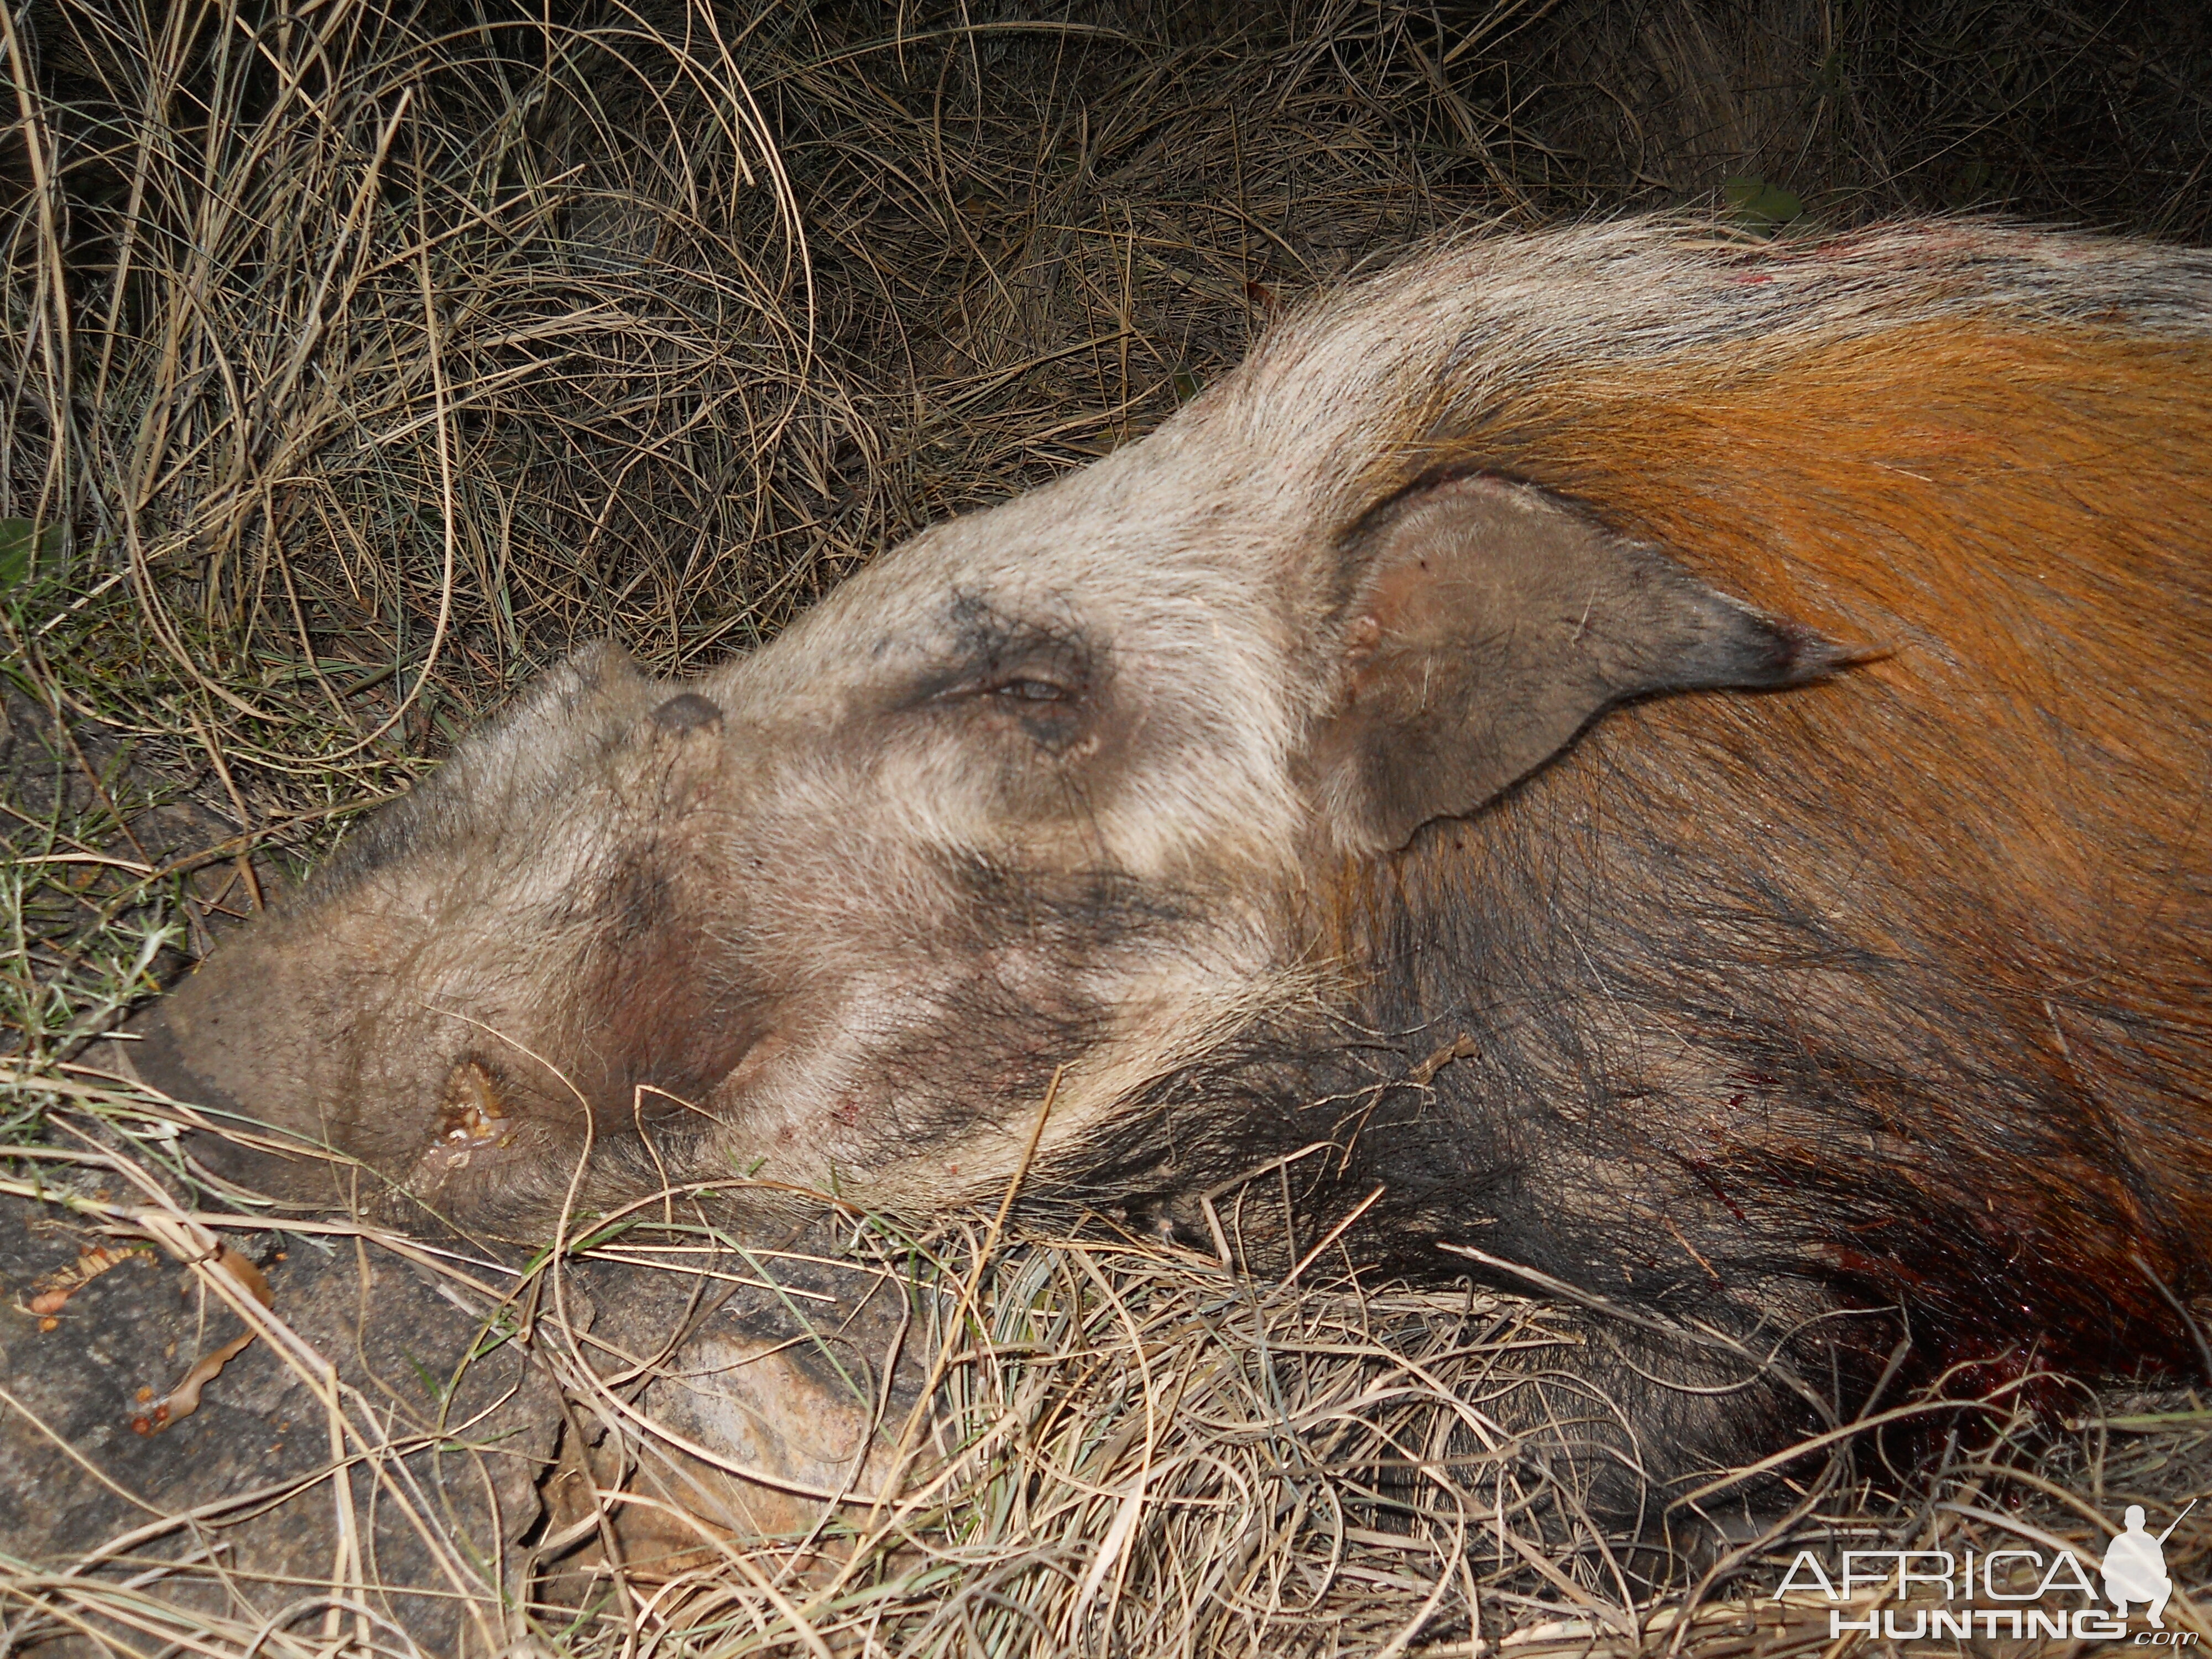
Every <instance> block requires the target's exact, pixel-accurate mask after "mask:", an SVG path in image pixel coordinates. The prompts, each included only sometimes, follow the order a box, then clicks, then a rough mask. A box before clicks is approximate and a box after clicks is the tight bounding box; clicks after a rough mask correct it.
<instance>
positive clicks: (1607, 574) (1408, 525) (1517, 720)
mask: <svg viewBox="0 0 2212 1659" xmlns="http://www.w3.org/2000/svg"><path fill="white" fill-rule="evenodd" d="M1350 561H1351V562H1350V571H1351V582H1350V587H1351V592H1352V599H1351V603H1350V605H1348V606H1347V608H1346V611H1345V612H1344V618H1345V619H1344V622H1343V624H1342V629H1341V633H1340V649H1339V657H1340V661H1339V666H1338V673H1339V681H1338V690H1337V697H1336V702H1335V706H1334V711H1333V712H1332V714H1330V715H1329V717H1328V719H1327V720H1326V721H1325V722H1324V723H1323V726H1322V730H1321V732H1320V733H1319V734H1318V739H1317V743H1316V750H1315V752H1314V761H1315V766H1316V774H1317V775H1318V777H1319V778H1320V779H1321V781H1322V788H1323V794H1324V799H1325V800H1326V802H1327V804H1328V810H1329V811H1331V812H1332V815H1333V816H1334V819H1335V821H1336V823H1337V827H1338V830H1339V835H1340V839H1341V840H1342V841H1343V842H1344V843H1345V844H1346V846H1347V848H1352V849H1354V850H1358V851H1364V852H1380V851H1383V850H1386V849H1389V848H1396V847H1401V846H1403V845H1404V844H1405V842H1406V841H1407V838H1408V837H1410V836H1412V835H1413V831H1414V830H1416V829H1419V828H1420V826H1421V825H1422V824H1424V823H1427V822H1428V821H1429V820H1430V819H1431V818H1436V817H1457V816H1462V815H1464V814H1466V813H1469V812H1472V811H1474V810H1475V809H1476V808H1478V807H1480V806H1481V805H1483V804H1484V803H1485V802H1486V801H1488V800H1490V799H1492V798H1493V797H1495V796H1496V795H1498V793H1501V792H1502V791H1504V790H1505V789H1507V788H1509V787H1511V786H1512V785H1513V784H1514V783H1516V782H1517V781H1519V780H1520V779H1522V778H1523V777H1525V776H1527V775H1528V774H1529V773H1530V772H1532V771H1534V769H1536V768H1537V767H1539V766H1541V765H1542V764H1543V763H1545V762H1546V761H1547V760H1549V759H1550V758H1551V757H1553V755H1556V754H1558V753H1559V751H1560V750H1562V749H1564V748H1565V747H1566V746H1567V744H1569V743H1571V741H1573V739H1574V737H1575V735H1576V733H1577V732H1580V731H1581V730H1582V729H1583V726H1587V725H1588V724H1589V722H1590V721H1591V720H1593V719H1594V718H1595V717H1596V716H1597V715H1598V714H1600V713H1601V712H1602V711H1603V710H1604V709H1605V708H1607V707H1608V706H1609V705H1611V704H1613V703H1615V702H1620V700H1622V699H1623V698H1626V697H1635V696H1644V695H1646V694H1647V693H1650V692H1655V691H1685V690H1699V689H1706V688H1714V687H1723V686H1741V687H1772V686H1786V685H1796V684H1802V683H1803V682H1805V681H1807V680H1811V679H1816V678H1820V676H1822V675H1824V674H1826V673H1828V672H1830V671H1832V670H1834V669H1835V668H1837V667H1838V666H1840V665H1843V664H1844V663H1845V662H1847V661H1849V660H1850V653H1847V652H1845V651H1844V649H1842V648H1841V647H1838V646H1835V645H1833V644H1832V643H1830V642H1829V641H1826V640H1824V639H1822V638H1820V636H1819V635H1816V634H1814V633H1812V632H1811V631H1810V630H1808V629H1803V628H1801V627H1798V626H1796V624H1794V623H1787V622H1782V621H1778V620H1777V619H1775V618H1773V617H1766V616H1762V615H1761V614H1760V613H1759V612H1758V611H1753V610H1752V609H1751V608H1750V607H1749V606H1747V605H1743V604H1741V603H1739V602H1738V601H1736V600H1735V599H1730V598H1729V597H1728V596H1727V595H1726V594H1724V593H1721V592H1717V591H1715V590H1714V589H1712V588H1711V587H1708V586H1705V584H1704V583H1703V582H1701V581H1699V580H1697V578H1695V577H1694V576H1692V575H1691V574H1689V572H1688V571H1686V570H1685V569H1683V568H1682V567H1681V566H1680V565H1679V564H1677V563H1676V562H1674V560H1673V559H1671V558H1669V557H1668V556H1667V555H1665V554H1664V553H1662V552H1661V551H1660V550H1658V549H1657V548H1656V547H1652V546H1650V545H1648V544H1644V543H1640V542H1636V541H1632V540H1630V539H1628V538H1626V537H1622V536H1620V535H1616V534H1615V533H1613V532H1611V531H1609V530H1607V529H1606V528H1605V527H1604V526H1602V525H1600V524H1598V523H1597V522H1595V520H1592V519H1590V518H1589V516H1587V515H1586V514H1584V513H1582V512H1580V511H1579V510H1577V508H1575V507H1571V506H1570V505H1568V504H1567V503H1565V502H1564V501H1560V500H1559V499H1558V498H1556V497H1554V496H1552V495H1547V494H1545V493H1544V492H1543V491H1542V490H1540V489H1534V488H1532V487H1530V486H1528V485H1524V484H1516V483H1507V482H1505V481H1504V480H1502V479H1498V478H1492V477H1461V478H1455V479H1450V480H1448V481H1446V482H1444V483H1434V484H1426V485H1422V486H1419V487H1416V488H1415V489H1412V490H1410V491H1408V492H1407V494H1406V495H1403V496H1401V497H1400V498H1399V499H1398V500H1396V501H1393V502H1391V503H1390V504H1389V505H1388V506H1387V507H1384V508H1383V509H1382V510H1381V511H1380V512H1379V513H1376V515H1374V517H1373V518H1372V519H1370V521H1369V522H1368V523H1366V524H1365V525H1364V526H1361V528H1360V529H1359V531H1358V532H1356V534H1355V535H1354V537H1353V538H1352V546H1351V548H1350Z"/></svg>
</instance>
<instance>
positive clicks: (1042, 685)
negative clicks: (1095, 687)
mask: <svg viewBox="0 0 2212 1659" xmlns="http://www.w3.org/2000/svg"><path fill="white" fill-rule="evenodd" d="M991 695H992V696H994V697H1010V698H1012V699H1013V700H1014V701H1015V702H1073V700H1074V697H1075V693H1074V692H1073V690H1070V689H1069V688H1068V687H1066V686H1065V685H1058V684H1054V682H1052V681H1051V680H1008V681H1007V682H1006V684H1003V685H994V686H993V687H992V688H991Z"/></svg>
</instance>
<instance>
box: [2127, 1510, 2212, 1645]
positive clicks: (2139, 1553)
mask: <svg viewBox="0 0 2212 1659" xmlns="http://www.w3.org/2000/svg"><path fill="white" fill-rule="evenodd" d="M2196 1507H2197V1500H2196V1499H2195V1498H2191V1499H2190V1502H2189V1509H2188V1510H2182V1512H2181V1514H2180V1515H2177V1516H2174V1517H2173V1521H2172V1525H2170V1526H2168V1527H2167V1528H2166V1530H2165V1531H2164V1532H2162V1533H2160V1534H2158V1536H2157V1537H2155V1538H2154V1537H2152V1536H2151V1535H2150V1534H2149V1533H2148V1532H2147V1531H2145V1530H2144V1528H2143V1512H2142V1504H2129V1505H2128V1512H2127V1515H2126V1516H2125V1517H2124V1518H2125V1521H2126V1530H2125V1531H2124V1532H2122V1533H2121V1534H2120V1535H2119V1536H2118V1537H2117V1538H2115V1539H2114V1540H2112V1547H2111V1548H2110V1549H2108V1550H2106V1552H2105V1599H2106V1601H2110V1602H2111V1603H2112V1605H2113V1606H2114V1607H2118V1609H2119V1613H2120V1617H2121V1618H2123V1619H2124V1618H2126V1617H2127V1616H2128V1603H2130V1601H2148V1603H2150V1622H2151V1627H2152V1628H2153V1629H2154V1630H2164V1629H2165V1628H2166V1597H2168V1596H2169V1595H2172V1594H2173V1580H2172V1579H2171V1578H2168V1577H2166V1540H2167V1539H2169V1538H2171V1537H2172V1536H2173V1528H2175V1527H2178V1526H2179V1525H2180V1524H2181V1521H2182V1516H2185V1515H2187V1514H2188V1513H2189V1510H2193V1509H2195V1508H2196Z"/></svg>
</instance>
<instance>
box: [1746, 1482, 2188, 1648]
mask: <svg viewBox="0 0 2212 1659" xmlns="http://www.w3.org/2000/svg"><path fill="white" fill-rule="evenodd" d="M2196 1507H2197V1504H2196V1502H2195V1501H2194V1500H2192V1501H2191V1503H2190V1504H2189V1506H2188V1508H2186V1509H2184V1510H2182V1511H2181V1513H2180V1514H2179V1515H2177V1516H2174V1517H2173V1520H2172V1523H2171V1524H2169V1525H2168V1526H2167V1527H2166V1530H2165V1531H2164V1532H2160V1533H2153V1532H2151V1531H2150V1530H2149V1529H2148V1528H2147V1527H2146V1526H2145V1525H2144V1522H2143V1510H2142V1505H2141V1504H2130V1505H2129V1506H2128V1509H2127V1511H2126V1514H2125V1516H2124V1524H2123V1526H2122V1528H2121V1530H2120V1532H2119V1533H2118V1534H2117V1535H2115V1536H2114V1538H2113V1539H2112V1543H2111V1544H2110V1545H2109V1546H2107V1547H2106V1550H2105V1555H2104V1559H2103V1561H2102V1562H2101V1563H2100V1572H2101V1574H2102V1577H2103V1579H2104V1595H2103V1596H2102V1597H2101V1598H2100V1596H2099V1595H2098V1594H2097V1583H2096V1582H2095V1580H2093V1579H2092V1578H2091V1577H2090V1576H2089V1569H2088V1568H2087V1566H2085V1565H2084V1564H2083V1562H2082V1559H2081V1556H2080V1555H2078V1554H2077V1553H2075V1552H2074V1551H2073V1550H2071V1549H2067V1548H2064V1547H2060V1548H2058V1549H2057V1550H2055V1551H2050V1550H2042V1549H2032V1548H2026V1547H2010V1546H2007V1547H2002V1548H1998V1549H1993V1550H1989V1551H1985V1552H1977V1551H1974V1550H1966V1551H1963V1552H1954V1551H1951V1550H1930V1549H1920V1550H1908V1549H1880V1550H1845V1551H1844V1552H1843V1559H1842V1565H1841V1571H1838V1572H1837V1573H1836V1574H1835V1575H1834V1576H1833V1577H1831V1576H1830V1574H1829V1571H1828V1569H1827V1568H1826V1567H1824V1566H1823V1565H1821V1564H1820V1560H1819V1559H1818V1558H1817V1557H1815V1556H1814V1553H1813V1552H1812V1551H1811V1550H1800V1551H1798V1552H1797V1556H1796V1559H1795V1560H1793V1561H1791V1562H1790V1571H1788V1572H1786V1573H1784V1575H1783V1577H1782V1582H1781V1583H1780V1584H1779V1585H1778V1586H1777V1587H1776V1589H1775V1591H1774V1600H1775V1601H1781V1600H1782V1598H1783V1597H1784V1596H1785V1595H1790V1594H1791V1593H1793V1592H1795V1593H1796V1594H1799V1595H1802V1594H1804V1593H1805V1592H1807V1591H1808V1590H1817V1591H1818V1592H1820V1595H1821V1596H1822V1598H1823V1599H1825V1600H1826V1601H1831V1602H1837V1603H1850V1604H1852V1605H1851V1606H1850V1607H1848V1608H1847V1607H1844V1606H1834V1607H1830V1608H1829V1609H1828V1635H1829V1637H1830V1638H1831V1639H1837V1638H1842V1637H1843V1636H1844V1635H1847V1634H1853V1633H1863V1634H1864V1635H1867V1636H1869V1637H1875V1638H1887V1639H1888V1640H1890V1641H1893V1642H1921V1641H1954V1642H1955V1641H1963V1640H1966V1639H1967V1638H1972V1637H1978V1638H1981V1639H1983V1640H1984V1641H1995V1640H1997V1639H2000V1638H2002V1639H2005V1640H2009V1641H2015V1642H2018V1641H2034V1640H2037V1639H2039V1638H2049V1639H2051V1640H2054V1641H2065V1640H2073V1641H2077V1642H2081V1641H2087V1642H2118V1641H2124V1640H2126V1639H2127V1638H2128V1634H2129V1632H2128V1611H2129V1609H2130V1607H2136V1606H2141V1607H2143V1608H2144V1609H2145V1613H2144V1616H2145V1618H2146V1619H2147V1620H2148V1625H2149V1628H2148V1629H2146V1630H2142V1631H2138V1632H2136V1633H2135V1645H2137V1646H2144V1647H2175V1648H2180V1647H2194V1646H2196V1645H2197V1632H2194V1631H2169V1630H2168V1629H2166V1602H2167V1601H2168V1600H2169V1599H2171V1597H2172V1595H2173V1581H2172V1578H2170V1577H2168V1576H2167V1574H2166V1540H2167V1539H2169V1538H2171V1537H2172V1536H2173V1529H2174V1528H2176V1527H2179V1525H2180V1524H2181V1522H2182V1521H2183V1520H2184V1519H2185V1517H2186V1516H2188V1514H2189V1511H2190V1510H2193V1509H2195V1508H2196ZM2054 1542H2055V1541H2054ZM2092 1559H2093V1558H2092ZM2069 1597H2070V1598H2072V1600H2071V1602H2070V1603H2069V1601H2068V1599H2067V1598H2069ZM2106 1603H2110V1605H2109V1606H2107V1605H2106Z"/></svg>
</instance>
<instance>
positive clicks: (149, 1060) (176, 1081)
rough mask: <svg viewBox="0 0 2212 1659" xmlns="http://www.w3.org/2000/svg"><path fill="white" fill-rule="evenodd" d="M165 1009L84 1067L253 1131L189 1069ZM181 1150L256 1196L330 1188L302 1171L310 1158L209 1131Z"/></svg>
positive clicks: (247, 1114) (246, 1116) (131, 1026)
mask: <svg viewBox="0 0 2212 1659" xmlns="http://www.w3.org/2000/svg"><path fill="white" fill-rule="evenodd" d="M169 1007H170V1005H169V1004H168V1003H167V1002H166V1001H164V1002H157V1003H155V1005H154V1006H152V1007H150V1008H147V1009H143V1010H142V1011H141V1012H138V1013H137V1014H134V1015H132V1016H131V1018H130V1019H128V1020H127V1021H125V1023H124V1024H123V1026H122V1029H121V1030H120V1031H118V1034H117V1035H116V1036H114V1037H112V1038H111V1039H109V1040H108V1041H106V1042H102V1043H100V1045H98V1047H97V1048H94V1049H92V1050H90V1051H88V1053H87V1054H86V1056H85V1058H86V1061H87V1063H88V1064H89V1065H92V1066H96V1067H97V1068H99V1069H100V1070H101V1071H105V1072H112V1073H115V1074H116V1075H117V1076H119V1077H125V1078H132V1079H137V1081H138V1082H140V1083H143V1084H144V1085H147V1086H148V1087H149V1088H151V1089H155V1090H158V1091H161V1093H162V1094H165V1095H167V1096H168V1097H169V1098H170V1099H172V1100H173V1101H176V1102H177V1103H179V1104H180V1105H185V1106H196V1107H198V1108H200V1109H202V1111H204V1113H205V1114H207V1115H208V1116H209V1117H210V1118H211V1119H212V1120H214V1121H216V1122H218V1123H223V1124H229V1123H235V1124H237V1125H238V1127H240V1128H242V1129H248V1130H250V1129H251V1128H252V1127H253V1114H252V1111H251V1110H250V1109H248V1108H247V1107H246V1105H245V1104H244V1103H241V1102H240V1101H239V1100H238V1098H237V1097H235V1096H234V1095H233V1094H231V1093H230V1091H228V1090H227V1089H224V1088H222V1086H221V1085H217V1084H215V1083H211V1082H210V1081H209V1080H208V1079H206V1078H204V1077H202V1076H201V1075H200V1074H199V1073H197V1072H195V1071H194V1070H193V1069H192V1066H191V1061H190V1060H188V1059H187V1058H186V1056H185V1044H184V1042H183V1040H182V1036H181V1035H180V1033H179V1031H178V1030H177V1029H176V1027H175V1025H174V1024H173V1022H172V1021H171V1020H170V1018H169ZM185 1152H187V1154H188V1155H189V1156H190V1157H191V1158H192V1159H193V1160H194V1161H195V1162H197V1164H199V1165H200V1166H201V1167H202V1168H204V1170H207V1171H208V1173H209V1174H210V1175H213V1176H216V1178H217V1179H218V1180H220V1181H222V1182H224V1183H225V1184H227V1185H229V1186H234V1187H239V1188H245V1189H246V1190H248V1191H250V1192H253V1193H256V1194H270V1195H275V1196H286V1197H289V1196H296V1195H301V1189H302V1188H303V1187H313V1188H317V1189H318V1190H317V1193H316V1196H317V1197H318V1198H319V1199H320V1198H322V1193H321V1191H320V1190H319V1189H321V1188H326V1187H328V1186H330V1184H331V1183H330V1182H328V1181H326V1180H322V1179H319V1175H320V1171H319V1170H310V1169H304V1168H303V1167H302V1165H303V1164H307V1163H313V1162H315V1160H313V1159H312V1158H287V1157H285V1156H283V1154H281V1153H278V1152H271V1151H268V1150H265V1149H264V1148H261V1147H257V1146H246V1145H243V1144H241V1143H240V1141H238V1140H236V1139H233V1138H232V1137H231V1136H229V1135H227V1134H222V1133H216V1132H213V1131H196V1132H194V1133H189V1134H187V1135H186V1136H185ZM323 1201H325V1202H327V1201H328V1200H327V1199H324V1200H323Z"/></svg>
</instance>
